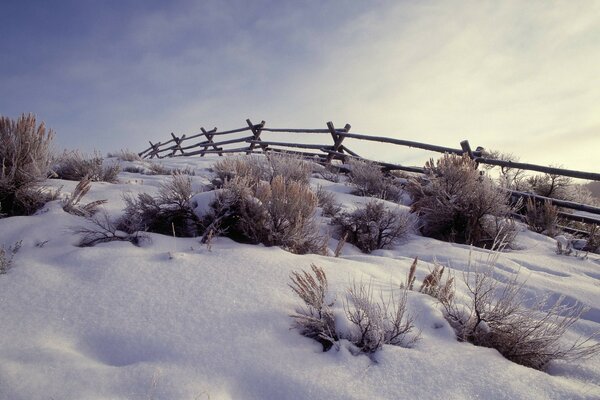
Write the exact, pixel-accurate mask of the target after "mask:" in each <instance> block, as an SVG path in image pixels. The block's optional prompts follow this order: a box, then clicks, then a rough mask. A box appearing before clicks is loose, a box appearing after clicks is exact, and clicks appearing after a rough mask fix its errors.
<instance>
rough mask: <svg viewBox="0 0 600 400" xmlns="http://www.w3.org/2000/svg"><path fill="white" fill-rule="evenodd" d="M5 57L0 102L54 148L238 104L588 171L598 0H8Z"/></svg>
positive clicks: (185, 120) (97, 143) (396, 156)
mask: <svg viewBox="0 0 600 400" xmlns="http://www.w3.org/2000/svg"><path fill="white" fill-rule="evenodd" d="M0 54H2V57H1V58H0V87H1V88H2V96H0V113H1V114H2V115H7V116H11V117H16V116H18V115H19V114H20V113H22V112H33V113H35V114H37V116H38V118H39V119H41V120H44V121H46V123H47V125H48V126H49V127H51V128H53V129H54V130H55V131H56V132H57V138H56V142H57V143H56V145H57V147H59V148H62V147H69V148H80V149H82V150H84V151H88V152H89V151H91V150H93V149H98V150H100V151H102V152H106V151H112V150H118V149H119V148H125V147H127V148H130V149H133V150H141V149H143V148H144V147H145V145H144V143H147V140H148V139H150V140H161V139H163V138H167V137H168V134H169V132H171V131H173V132H176V133H178V134H182V133H188V134H189V133H192V132H197V131H198V129H199V128H200V126H205V127H214V126H218V127H219V128H220V129H221V130H223V129H227V128H235V127H239V126H242V125H243V124H244V120H245V119H246V118H248V117H249V118H251V119H253V120H256V121H259V120H262V119H264V120H266V121H267V124H268V125H269V126H272V127H275V126H279V127H283V126H285V127H322V126H324V124H325V122H326V121H329V120H333V121H334V122H335V123H336V125H339V126H343V125H344V124H345V123H347V122H348V123H351V124H352V126H353V131H356V132H360V133H368V134H373V135H387V136H392V137H398V138H404V139H409V140H418V141H424V142H428V143H435V144H440V145H447V146H452V147H457V146H458V143H459V141H460V140H462V139H469V140H470V142H471V143H472V145H474V146H477V145H483V146H485V147H488V148H496V149H500V150H503V151H507V152H512V153H515V154H516V155H518V156H520V158H521V160H522V161H527V162H537V163H542V164H562V165H564V166H566V167H570V168H581V169H588V170H593V171H598V169H599V168H598V163H597V159H598V156H597V153H598V151H599V150H600V74H599V73H598V72H597V71H600V2H597V1H593V0H590V1H527V2H522V1H502V2H497V1H467V0H464V1H418V2H416V1H415V2H409V1H289V2H286V1H204V2H200V1H180V0H176V1H169V2H166V1H160V2H159V1H86V0H81V1H52V2H51V1H39V2H36V1H12V0H4V1H3V2H2V3H1V4H0ZM354 147H355V150H356V151H357V152H360V153H361V154H363V155H365V156H369V157H373V158H379V159H382V160H387V161H398V162H405V163H409V164H410V163H415V164H421V163H422V161H423V155H422V154H417V153H413V152H405V151H402V150H401V149H398V148H390V147H389V146H384V147H378V146H375V145H367V144H366V143H364V142H363V143H359V144H357V145H355V146H354ZM359 150H360V151H359ZM429 155H431V154H426V155H425V156H429ZM419 157H421V158H419Z"/></svg>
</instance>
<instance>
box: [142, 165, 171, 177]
mask: <svg viewBox="0 0 600 400" xmlns="http://www.w3.org/2000/svg"><path fill="white" fill-rule="evenodd" d="M147 166H148V172H146V174H147V175H171V169H170V168H167V167H165V166H164V165H162V164H161V163H158V162H148V164H147Z"/></svg>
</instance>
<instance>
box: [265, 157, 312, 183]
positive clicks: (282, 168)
mask: <svg viewBox="0 0 600 400" xmlns="http://www.w3.org/2000/svg"><path fill="white" fill-rule="evenodd" d="M267 160H268V162H269V165H270V167H271V179H272V178H274V177H276V176H282V177H283V178H284V179H285V180H286V181H288V182H289V181H295V182H300V183H302V184H305V185H308V183H309V181H310V176H311V174H312V170H313V163H311V162H310V161H306V160H303V159H302V158H301V157H299V156H296V155H293V154H287V153H275V152H270V153H267Z"/></svg>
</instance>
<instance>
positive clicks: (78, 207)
mask: <svg viewBox="0 0 600 400" xmlns="http://www.w3.org/2000/svg"><path fill="white" fill-rule="evenodd" d="M91 188H92V181H91V180H90V179H88V178H84V179H82V180H81V181H79V183H78V184H77V186H76V187H75V190H73V193H72V194H71V195H70V196H68V197H67V198H66V199H64V200H63V202H62V205H63V210H65V211H66V212H68V213H69V214H73V215H78V216H80V217H89V216H92V215H94V214H95V213H96V212H97V211H98V207H100V206H101V205H102V204H105V203H106V200H96V201H92V202H90V203H87V204H85V205H82V204H79V203H80V202H81V200H82V199H83V197H84V196H85V195H86V194H87V193H88V192H89V191H90V189H91Z"/></svg>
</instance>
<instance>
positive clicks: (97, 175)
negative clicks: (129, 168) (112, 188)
mask: <svg viewBox="0 0 600 400" xmlns="http://www.w3.org/2000/svg"><path fill="white" fill-rule="evenodd" d="M53 171H54V173H55V174H56V177H57V178H60V179H65V180H69V181H80V180H82V179H84V178H87V179H90V180H91V181H92V182H110V183H115V182H117V181H118V175H119V172H121V167H120V166H119V164H117V163H112V164H109V165H104V158H103V157H102V156H101V155H100V153H98V152H94V154H92V155H86V154H82V153H80V152H79V151H64V152H63V154H62V155H60V156H59V157H58V158H57V160H56V161H55V165H54V166H53Z"/></svg>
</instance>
